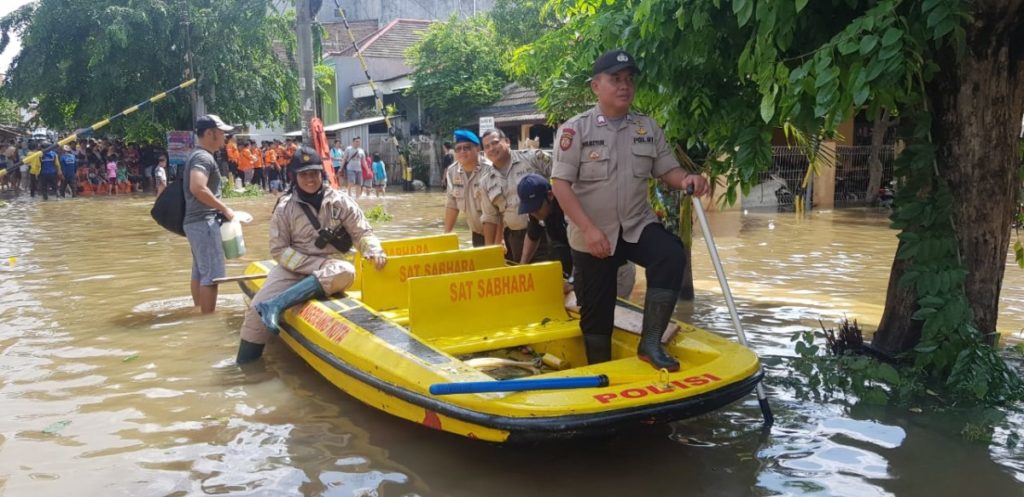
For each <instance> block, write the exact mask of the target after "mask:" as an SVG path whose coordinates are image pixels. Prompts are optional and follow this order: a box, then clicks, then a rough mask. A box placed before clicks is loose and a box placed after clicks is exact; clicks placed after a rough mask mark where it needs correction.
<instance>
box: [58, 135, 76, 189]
mask: <svg viewBox="0 0 1024 497" xmlns="http://www.w3.org/2000/svg"><path fill="white" fill-rule="evenodd" d="M60 166H61V167H60V168H61V172H63V173H64V181H61V182H60V191H59V192H57V195H58V196H60V197H63V196H64V195H65V193H66V191H67V189H68V188H69V187H70V188H71V197H72V198H74V197H77V196H78V157H76V156H75V152H74V151H73V150H71V145H64V153H63V154H61V156H60Z"/></svg>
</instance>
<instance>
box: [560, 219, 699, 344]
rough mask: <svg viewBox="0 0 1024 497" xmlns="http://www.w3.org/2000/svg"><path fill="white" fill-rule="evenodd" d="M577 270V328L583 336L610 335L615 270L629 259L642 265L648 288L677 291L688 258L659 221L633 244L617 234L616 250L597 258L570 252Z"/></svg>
mask: <svg viewBox="0 0 1024 497" xmlns="http://www.w3.org/2000/svg"><path fill="white" fill-rule="evenodd" d="M572 260H573V263H574V264H575V266H576V267H575V269H576V282H575V287H576V301H577V302H578V303H579V304H580V329H581V330H583V333H584V334H585V335H599V336H607V337H611V334H612V328H613V327H614V325H615V298H616V296H615V290H616V273H618V270H619V266H621V265H623V264H625V263H626V261H632V262H635V263H636V264H639V265H640V266H643V267H644V270H645V274H646V275H647V288H648V289H650V288H664V289H669V290H675V291H679V289H680V287H682V280H683V269H684V268H685V267H686V264H688V263H689V261H687V260H686V255H685V253H684V252H683V243H682V242H681V241H679V238H678V237H676V236H675V235H673V234H671V233H669V232H668V231H667V230H665V227H664V226H662V225H661V223H651V224H648V225H647V226H646V227H645V228H644V230H643V233H641V234H640V239H639V240H637V242H636V243H628V242H626V241H624V240H623V239H622V234H621V233H620V234H619V240H618V243H617V244H616V247H615V253H614V254H612V256H611V257H606V258H604V259H598V258H597V257H594V256H592V255H590V254H589V253H588V252H580V251H578V250H573V251H572Z"/></svg>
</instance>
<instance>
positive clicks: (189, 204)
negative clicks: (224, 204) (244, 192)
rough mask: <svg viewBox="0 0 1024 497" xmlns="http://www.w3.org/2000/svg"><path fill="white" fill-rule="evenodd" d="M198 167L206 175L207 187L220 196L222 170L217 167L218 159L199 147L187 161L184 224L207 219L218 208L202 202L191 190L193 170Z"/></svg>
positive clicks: (213, 214)
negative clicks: (214, 158)
mask: <svg viewBox="0 0 1024 497" xmlns="http://www.w3.org/2000/svg"><path fill="white" fill-rule="evenodd" d="M196 169H197V170H199V171H202V172H203V174H205V175H206V187H207V188H209V189H210V191H211V192H213V196H214V197H217V198H220V170H219V169H217V161H215V160H213V155H212V154H210V152H207V151H206V150H203V149H201V148H197V149H196V150H194V151H192V154H191V155H189V156H188V161H187V162H185V172H184V175H185V177H184V180H185V184H184V187H185V221H184V223H183V224H191V223H196V222H199V221H206V220H208V219H211V218H212V217H213V216H215V215H216V214H217V210H216V209H214V208H213V207H209V206H207V205H206V204H204V203H202V202H200V201H199V199H197V198H196V197H195V195H192V192H191V191H190V190H189V182H190V181H191V179H192V171H193V170H196Z"/></svg>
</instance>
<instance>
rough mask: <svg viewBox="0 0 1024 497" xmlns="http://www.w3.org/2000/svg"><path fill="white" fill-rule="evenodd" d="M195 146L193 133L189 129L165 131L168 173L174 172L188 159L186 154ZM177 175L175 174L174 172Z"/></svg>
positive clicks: (183, 165)
mask: <svg viewBox="0 0 1024 497" xmlns="http://www.w3.org/2000/svg"><path fill="white" fill-rule="evenodd" d="M194 148H195V134H193V133H192V132H191V131H168V132H167V168H168V169H170V170H169V171H168V173H169V174H170V173H172V172H174V173H176V172H177V171H179V170H180V169H181V168H182V167H185V162H186V161H188V154H190V153H192V149H194ZM174 176H177V174H174Z"/></svg>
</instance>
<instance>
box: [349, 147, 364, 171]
mask: <svg viewBox="0 0 1024 497" xmlns="http://www.w3.org/2000/svg"><path fill="white" fill-rule="evenodd" d="M345 159H346V160H345V170H347V171H362V170H363V160H364V159H366V152H365V151H363V148H362V147H359V148H355V147H353V146H352V145H349V146H348V148H346V149H345Z"/></svg>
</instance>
